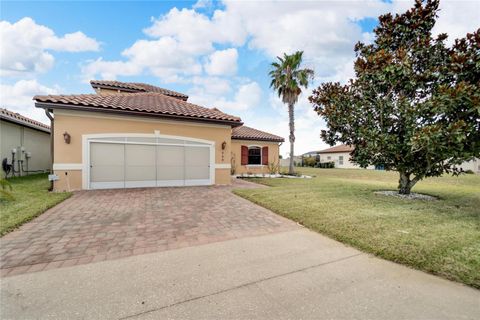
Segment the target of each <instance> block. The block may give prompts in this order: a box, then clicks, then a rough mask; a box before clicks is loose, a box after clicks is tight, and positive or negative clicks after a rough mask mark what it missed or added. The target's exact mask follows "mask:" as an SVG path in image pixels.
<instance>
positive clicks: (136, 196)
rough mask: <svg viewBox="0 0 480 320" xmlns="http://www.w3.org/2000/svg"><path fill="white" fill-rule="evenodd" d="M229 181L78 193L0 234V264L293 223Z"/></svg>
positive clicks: (43, 263) (222, 236)
mask: <svg viewBox="0 0 480 320" xmlns="http://www.w3.org/2000/svg"><path fill="white" fill-rule="evenodd" d="M238 184H239V185H240V186H241V187H260V186H258V185H256V184H252V183H247V182H244V181H239V182H238ZM231 188H232V187H226V186H225V187H221V186H212V187H179V188H142V189H116V190H96V191H81V192H76V193H75V194H74V195H73V196H72V197H71V198H70V199H68V200H66V201H64V202H63V203H61V204H59V205H57V206H56V207H54V208H52V209H50V210H48V211H47V212H45V213H44V214H42V215H41V216H39V217H38V218H36V219H34V220H33V221H31V222H29V223H27V224H25V225H23V226H22V227H21V228H20V229H18V230H16V231H13V232H11V233H9V234H7V235H6V236H4V237H2V238H1V239H0V247H1V249H0V271H1V273H2V276H13V275H16V274H21V273H26V272H37V271H42V270H48V269H53V268H59V267H68V266H73V265H78V264H86V263H91V262H98V261H103V260H112V259H118V258H122V257H127V256H132V255H139V254H144V253H151V252H158V251H165V250H170V249H176V248H182V247H188V246H195V245H201V244H206V243H211V242H216V241H224V240H229V239H235V238H242V237H246V236H254V235H262V234H267V233H272V232H280V231H286V230H293V229H296V228H298V226H297V225H296V224H295V223H293V222H292V221H290V220H288V219H285V218H283V217H280V216H278V215H276V214H274V213H272V212H270V211H269V210H266V209H264V208H261V207H259V206H257V205H255V204H253V203H251V202H249V201H247V200H244V199H242V198H240V197H237V196H235V195H233V194H232V193H231V192H230V189H231Z"/></svg>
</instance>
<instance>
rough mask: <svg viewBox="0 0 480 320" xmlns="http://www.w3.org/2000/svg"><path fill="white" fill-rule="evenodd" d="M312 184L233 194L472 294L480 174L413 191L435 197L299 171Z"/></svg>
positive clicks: (357, 173) (279, 182)
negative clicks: (395, 193) (410, 196)
mask: <svg viewBox="0 0 480 320" xmlns="http://www.w3.org/2000/svg"><path fill="white" fill-rule="evenodd" d="M300 171H301V172H302V173H304V174H309V175H315V177H314V178H313V179H263V178H258V179H252V181H254V182H259V183H263V184H266V185H269V186H271V187H272V188H262V189H242V190H235V193H236V194H238V195H240V196H242V197H244V198H246V199H249V200H251V201H253V202H255V203H258V204H259V205H262V206H264V207H266V208H268V209H270V210H272V211H274V212H276V213H278V214H280V215H282V216H285V217H287V218H289V219H292V220H294V221H297V222H299V223H301V224H303V225H304V226H306V227H308V228H310V229H312V230H315V231H318V232H320V233H322V234H325V235H327V236H329V237H331V238H334V239H337V240H339V241H341V242H344V243H346V244H349V245H352V246H354V247H357V248H359V249H360V250H363V251H366V252H370V253H373V254H375V255H377V256H380V257H382V258H385V259H388V260H391V261H395V262H398V263H403V264H406V265H409V266H412V267H414V268H417V269H420V270H424V271H427V272H430V273H433V274H436V275H440V276H442V277H445V278H448V279H451V280H455V281H459V282H463V283H465V284H468V285H470V286H473V287H476V288H480V176H478V175H463V176H460V177H451V176H445V177H441V178H429V179H426V180H424V181H421V182H419V183H418V184H417V185H416V186H415V187H414V188H413V191H414V192H420V193H425V194H429V195H433V196H436V197H438V198H439V200H435V201H425V200H406V199H399V198H395V197H388V196H384V195H375V194H374V193H373V192H374V191H376V190H386V189H391V190H394V189H395V188H396V186H397V181H398V177H397V174H396V173H394V172H384V171H374V170H355V169H351V170H347V169H313V168H310V169H303V168H302V170H300Z"/></svg>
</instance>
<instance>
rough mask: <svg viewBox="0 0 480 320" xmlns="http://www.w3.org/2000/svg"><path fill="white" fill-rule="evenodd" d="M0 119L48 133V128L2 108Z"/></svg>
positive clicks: (0, 109)
mask: <svg viewBox="0 0 480 320" xmlns="http://www.w3.org/2000/svg"><path fill="white" fill-rule="evenodd" d="M0 119H5V120H7V121H11V122H15V123H18V124H21V125H24V126H26V127H30V128H33V129H37V130H41V131H45V132H50V126H47V125H46V124H43V123H41V122H39V121H36V120H33V119H30V118H27V117H25V116H22V115H21V114H19V113H16V112H13V111H10V110H7V109H4V108H0Z"/></svg>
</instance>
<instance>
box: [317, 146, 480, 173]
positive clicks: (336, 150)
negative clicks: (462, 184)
mask: <svg viewBox="0 0 480 320" xmlns="http://www.w3.org/2000/svg"><path fill="white" fill-rule="evenodd" d="M352 151H353V147H350V146H347V145H345V144H342V145H339V146H335V147H332V148H328V149H325V150H321V151H317V152H316V154H317V155H318V156H319V157H320V162H334V163H335V168H344V169H355V168H357V169H358V168H360V166H359V165H357V164H355V163H353V162H351V161H350V152H352ZM309 154H311V153H309ZM458 167H459V168H461V169H462V170H464V171H467V170H471V171H473V172H474V173H480V159H478V158H474V159H472V160H471V161H466V162H463V163H462V164H461V165H459V166H458ZM367 169H375V167H374V166H368V167H367Z"/></svg>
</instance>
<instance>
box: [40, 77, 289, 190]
mask: <svg viewBox="0 0 480 320" xmlns="http://www.w3.org/2000/svg"><path fill="white" fill-rule="evenodd" d="M91 85H92V87H93V88H94V89H95V90H96V92H97V93H96V94H80V95H49V96H35V97H34V100H35V101H36V103H35V106H36V107H37V108H43V109H46V110H48V111H49V112H51V113H53V123H54V125H53V128H54V129H53V137H54V164H53V169H54V172H55V174H56V175H57V176H58V180H56V181H55V182H54V188H55V190H77V189H103V188H132V187H155V186H191V185H213V184H230V183H231V176H230V174H231V169H232V163H233V164H234V166H235V170H236V171H237V173H241V172H259V173H268V167H267V164H268V163H270V162H276V163H278V154H279V144H280V143H281V142H283V138H281V137H278V136H275V135H271V134H268V133H266V132H262V131H259V130H256V129H253V128H249V127H245V126H243V123H242V121H241V119H240V118H239V117H236V116H232V115H229V114H226V113H223V112H221V111H220V110H218V109H216V108H205V107H201V106H198V105H195V104H191V103H188V102H187V101H186V100H187V99H188V96H187V95H184V94H181V93H178V92H174V91H171V90H166V89H163V88H159V87H156V86H152V85H148V84H143V83H127V82H119V81H91Z"/></svg>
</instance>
